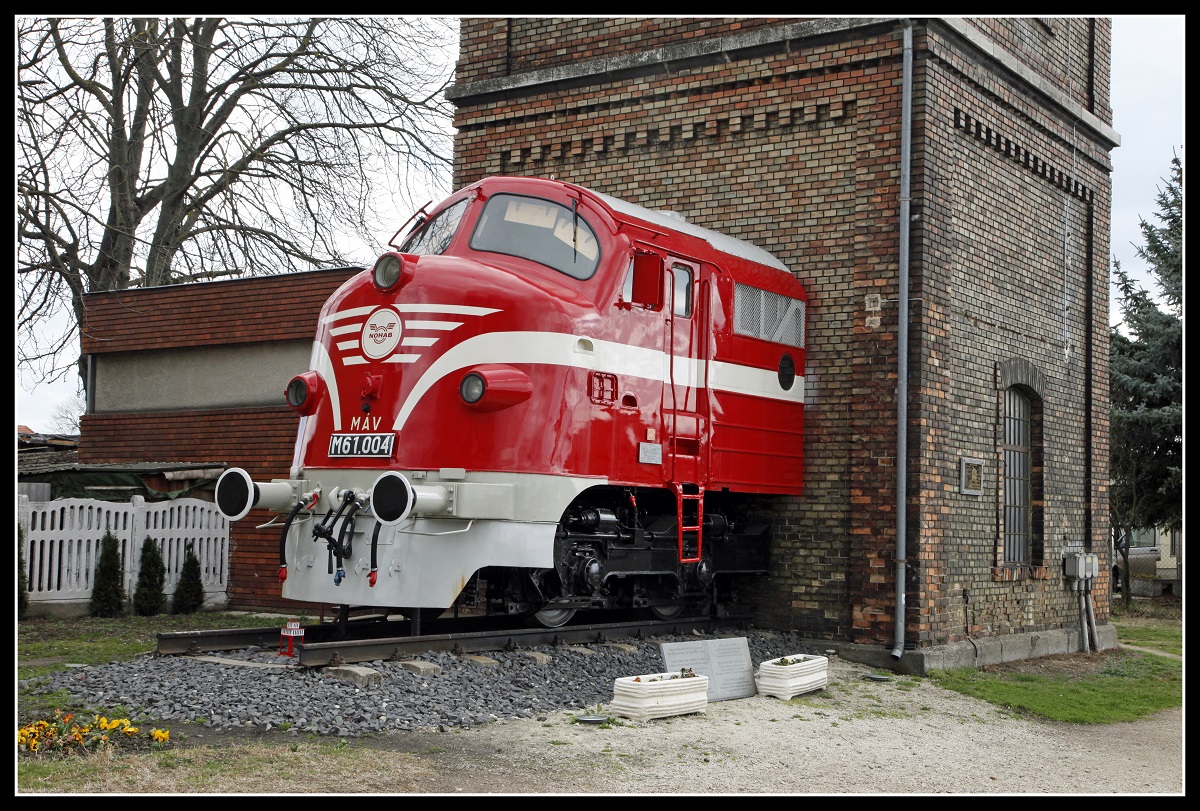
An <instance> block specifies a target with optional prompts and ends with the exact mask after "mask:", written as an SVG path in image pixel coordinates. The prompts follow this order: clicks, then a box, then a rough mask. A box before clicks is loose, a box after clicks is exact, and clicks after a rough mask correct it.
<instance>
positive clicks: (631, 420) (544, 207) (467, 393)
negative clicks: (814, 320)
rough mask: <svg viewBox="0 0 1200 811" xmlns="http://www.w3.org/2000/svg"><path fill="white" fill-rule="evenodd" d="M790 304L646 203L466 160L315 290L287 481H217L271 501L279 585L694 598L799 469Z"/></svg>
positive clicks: (761, 532)
mask: <svg viewBox="0 0 1200 811" xmlns="http://www.w3.org/2000/svg"><path fill="white" fill-rule="evenodd" d="M397 236H399V232H397ZM806 302H807V295H806V293H805V291H804V289H803V287H802V286H801V284H800V283H799V282H798V281H797V280H796V278H795V277H794V276H793V275H792V273H790V272H789V271H788V269H787V267H786V266H784V265H783V264H782V263H781V262H780V261H779V260H777V259H776V258H775V257H774V256H772V255H771V254H769V253H767V252H766V251H764V250H762V249H760V248H757V247H755V246H753V245H751V244H749V243H747V242H744V241H742V240H738V239H734V238H731V237H728V236H725V235H722V234H720V233H717V232H714V231H710V230H708V229H705V228H699V227H697V226H695V225H692V224H690V223H688V222H687V221H686V220H683V219H682V218H679V217H677V216H675V215H673V214H670V213H668V212H661V211H652V210H649V209H646V208H643V207H640V206H637V205H633V204H631V203H628V202H625V201H622V200H618V199H615V198H613V197H610V196H608V195H604V194H600V193H597V192H595V191H591V190H589V189H586V188H582V187H580V186H576V185H573V184H570V183H563V182H559V181H555V180H546V179H538V178H527V177H492V178H487V179H484V180H481V181H479V182H477V183H474V184H472V185H470V186H467V187H466V188H463V189H462V190H460V191H458V192H457V193H455V194H453V195H451V196H450V197H449V198H448V199H446V200H445V201H444V202H442V203H441V204H440V205H438V206H437V207H436V208H434V209H433V210H432V212H430V213H429V214H428V216H426V215H425V212H424V210H422V212H421V214H420V215H419V218H418V221H417V224H416V226H415V227H414V228H413V229H412V231H411V233H409V235H408V236H407V237H406V238H405V239H404V241H403V243H402V244H401V245H400V246H399V248H398V249H397V250H395V251H389V252H387V253H384V254H383V255H382V256H381V257H379V260H378V261H377V262H376V263H375V265H374V267H373V268H372V269H371V270H369V271H363V272H362V273H360V274H358V275H356V276H355V277H353V278H352V279H350V280H349V281H347V282H346V283H345V284H344V285H343V286H342V287H341V288H340V289H339V290H338V291H337V292H336V293H334V294H333V296H331V297H330V299H329V300H328V301H327V302H326V304H325V306H324V308H323V309H322V311H321V315H320V319H319V323H318V327H317V335H316V339H315V341H314V343H313V349H312V361H311V368H310V370H309V371H307V372H304V373H303V374H300V375H297V376H296V377H295V378H293V379H292V380H291V381H290V382H289V384H288V386H287V389H286V391H285V397H286V400H287V402H288V404H289V405H290V406H291V407H292V408H293V409H294V410H295V411H296V412H297V413H299V414H300V427H299V432H298V435H297V438H296V447H295V456H294V458H293V462H292V467H291V471H290V475H289V478H287V479H276V480H273V481H271V482H262V483H256V482H254V481H252V480H251V477H250V476H249V475H248V474H247V473H246V472H245V471H244V470H241V469H238V468H233V469H230V470H228V471H226V472H225V473H224V474H223V475H222V476H221V478H220V480H219V481H218V483H217V491H216V500H217V504H218V506H219V507H220V509H221V511H222V512H223V514H225V515H226V516H227V517H228V518H229V519H230V520H238V519H241V518H243V517H245V516H246V514H247V513H248V512H249V511H250V510H251V509H252V508H263V509H269V510H273V511H275V512H276V513H278V514H279V517H278V518H276V519H273V520H275V521H278V522H279V523H280V525H281V527H282V528H281V537H280V547H279V555H280V560H279V564H280V570H279V576H280V579H281V580H282V581H283V585H282V588H283V596H284V597H285V598H286V599H291V600H298V601H305V602H315V603H326V604H333V605H339V606H342V608H343V610H348V609H349V608H354V607H380V608H386V609H388V610H389V611H395V612H397V613H403V614H405V615H406V616H409V617H414V618H417V619H418V621H419V617H420V616H421V615H424V616H426V617H433V616H437V615H439V614H441V613H442V612H443V611H444V610H445V609H447V608H448V607H450V606H452V605H455V603H456V601H460V605H462V604H471V605H473V606H476V607H479V606H484V607H485V608H486V613H488V614H510V615H520V616H524V617H532V618H535V620H536V621H537V622H539V623H541V624H543V625H546V626H549V627H556V626H558V625H561V624H563V623H565V622H567V621H568V620H570V619H571V617H572V616H573V615H574V614H575V612H576V611H578V610H580V609H585V610H592V609H629V608H645V609H648V610H649V611H651V612H653V613H654V614H655V615H657V616H659V617H662V618H670V617H676V616H679V615H681V614H682V613H684V612H693V611H698V610H703V611H705V612H710V613H711V612H720V611H722V610H723V609H724V607H725V606H726V604H727V602H728V601H729V600H730V599H731V598H732V580H733V577H734V576H735V575H743V574H754V573H764V572H765V571H766V569H767V564H768V553H769V543H770V534H769V524H768V522H767V516H766V515H765V514H764V515H760V516H759V517H758V518H757V519H756V518H755V517H754V515H753V508H754V506H755V504H756V503H759V502H761V501H762V499H761V498H760V497H761V496H763V495H767V494H779V495H797V494H799V493H800V492H801V488H802V485H803V479H804V477H803V461H804V453H803V441H804V369H805V349H804V343H805V341H804V338H805V336H804V329H805V310H806ZM760 506H761V505H760Z"/></svg>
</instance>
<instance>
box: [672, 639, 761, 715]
mask: <svg viewBox="0 0 1200 811" xmlns="http://www.w3.org/2000/svg"><path fill="white" fill-rule="evenodd" d="M659 647H660V648H661V649H662V657H663V672H664V673H678V672H679V671H680V670H682V669H683V668H685V667H690V668H691V669H692V672H693V673H695V674H697V675H699V676H708V700H709V701H725V700H726V699H729V698H746V697H748V696H752V695H754V694H755V692H756V690H755V688H754V665H753V664H752V663H751V662H750V646H749V644H747V642H746V637H744V636H739V637H734V638H731V639H704V640H698V641H696V642H663V643H662V644H661V645H659Z"/></svg>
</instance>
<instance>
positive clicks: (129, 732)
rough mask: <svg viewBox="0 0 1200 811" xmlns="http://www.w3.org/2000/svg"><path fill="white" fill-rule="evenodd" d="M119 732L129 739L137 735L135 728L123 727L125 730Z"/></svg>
mask: <svg viewBox="0 0 1200 811" xmlns="http://www.w3.org/2000/svg"><path fill="white" fill-rule="evenodd" d="M121 731H122V732H124V733H125V734H126V735H127V736H128V737H130V738H132V737H133V736H134V735H136V734H138V728H137V727H125V729H123V730H121Z"/></svg>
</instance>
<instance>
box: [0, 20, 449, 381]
mask: <svg viewBox="0 0 1200 811" xmlns="http://www.w3.org/2000/svg"><path fill="white" fill-rule="evenodd" d="M17 29H18V30H17V33H18V36H17V42H18V68H17V81H18V97H17V219H18V247H17V296H18V314H17V362H18V365H19V367H20V368H22V369H25V370H26V371H30V372H32V373H34V374H35V375H37V376H39V377H40V378H41V379H42V380H56V379H61V378H63V377H64V376H65V375H66V374H67V372H68V371H69V369H70V368H71V366H72V364H73V363H74V361H75V360H76V354H75V352H72V351H69V350H71V349H72V348H77V339H78V335H79V330H80V328H81V325H82V324H83V297H84V295H85V294H86V293H89V292H95V291H102V290H119V289H123V288H126V287H129V286H156V285H165V284H177V283H182V282H191V281H200V280H208V279H213V278H217V277H221V276H236V275H257V274H268V273H280V272H286V271H291V270H301V269H311V268H313V267H315V266H329V265H331V264H350V263H353V262H355V261H357V262H363V261H370V260H371V259H373V258H374V257H373V256H369V257H362V256H359V257H357V258H356V259H351V258H349V257H348V256H347V252H348V250H350V249H351V247H352V246H354V245H361V244H365V245H367V246H369V247H370V248H371V249H372V250H373V251H378V249H379V247H380V246H381V245H382V243H383V242H385V241H386V239H387V237H390V236H391V235H392V233H393V232H394V231H395V228H396V226H397V225H398V223H397V222H395V217H397V216H400V212H407V211H410V210H411V209H412V208H413V200H411V199H408V198H407V193H408V192H409V190H415V189H437V190H441V189H442V188H444V186H445V184H446V182H447V181H446V177H447V176H448V174H449V172H448V169H449V166H450V162H451V158H450V152H451V149H450V111H449V106H448V104H447V102H446V100H445V95H444V90H445V88H446V86H447V85H448V84H449V82H450V80H451V75H452V71H453V63H452V57H453V54H454V52H455V46H456V37H457V24H456V22H455V20H454V19H453V18H434V17H362V18H334V19H303V20H297V19H283V18H270V19H252V18H236V19H150V18H119V19H116V18H109V19H99V18H96V19H91V18H87V19H85V18H63V19H53V18H37V19H34V18H22V19H18V21H17ZM419 202H424V200H421V201H419ZM418 204H419V203H418ZM380 216H389V217H391V221H390V223H389V224H390V229H389V228H388V227H387V226H386V225H384V222H383V221H382V220H379V219H377V218H378V217H380ZM380 237H382V239H380ZM64 324H65V325H66V326H65V327H64V326H62V325H64ZM54 325H57V326H54Z"/></svg>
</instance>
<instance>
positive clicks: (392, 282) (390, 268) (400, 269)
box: [371, 253, 404, 292]
mask: <svg viewBox="0 0 1200 811" xmlns="http://www.w3.org/2000/svg"><path fill="white" fill-rule="evenodd" d="M403 275H404V258H403V257H401V256H400V254H398V253H385V254H384V255H383V256H381V257H379V259H377V260H375V267H374V269H372V271H371V280H372V281H373V282H375V287H376V288H377V289H378V290H379V291H380V292H384V291H387V290H391V289H392V288H393V287H395V286H396V285H397V284H399V283H400V279H401V277H402V276H403Z"/></svg>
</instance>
